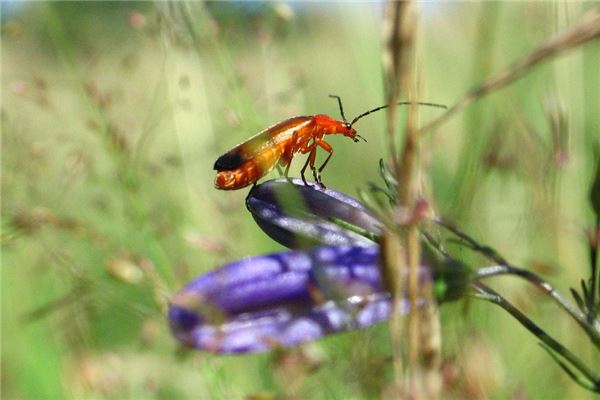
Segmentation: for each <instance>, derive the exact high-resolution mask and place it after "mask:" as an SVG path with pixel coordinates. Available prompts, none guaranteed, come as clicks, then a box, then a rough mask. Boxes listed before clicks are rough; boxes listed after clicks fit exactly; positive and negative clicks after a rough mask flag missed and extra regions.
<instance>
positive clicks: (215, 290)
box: [169, 246, 429, 353]
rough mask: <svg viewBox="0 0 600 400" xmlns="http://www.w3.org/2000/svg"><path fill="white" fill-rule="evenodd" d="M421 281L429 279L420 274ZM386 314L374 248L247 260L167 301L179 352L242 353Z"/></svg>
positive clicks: (364, 323)
mask: <svg viewBox="0 0 600 400" xmlns="http://www.w3.org/2000/svg"><path fill="white" fill-rule="evenodd" d="M422 274H423V279H429V277H428V270H427V269H422ZM404 308H406V309H407V307H406V305H403V309H404ZM390 312H391V302H390V296H389V294H388V293H386V292H385V291H384V290H383V287H382V282H381V278H380V274H379V249H378V247H370V248H364V247H333V246H323V247H318V248H315V249H312V250H310V251H289V252H284V253H278V254H271V255H264V256H255V257H250V258H247V259H244V260H240V261H236V262H233V263H230V264H227V265H225V266H223V267H221V268H219V269H217V270H214V271H211V272H209V273H207V274H205V275H203V276H201V277H200V278H198V279H196V280H195V281H193V282H192V283H190V284H189V285H188V286H187V287H185V288H184V289H183V290H182V291H180V292H179V293H178V294H177V295H176V296H175V297H174V298H173V300H172V303H171V308H170V310H169V321H170V325H171V329H172V330H173V333H174V335H175V336H176V337H177V338H178V339H179V340H180V341H181V342H182V343H184V344H185V345H187V346H191V347H196V348H199V349H202V350H206V351H211V352H216V353H245V352H255V351H263V350H269V349H272V348H277V347H290V346H296V345H298V344H300V343H304V342H307V341H310V340H315V339H318V338H320V337H322V336H325V335H328V334H331V333H335V332H342V331H347V330H351V329H356V328H363V327H367V326H370V325H373V324H375V323H377V322H380V321H383V320H386V319H387V318H388V317H389V315H390Z"/></svg>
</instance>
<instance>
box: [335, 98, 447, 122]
mask: <svg viewBox="0 0 600 400" xmlns="http://www.w3.org/2000/svg"><path fill="white" fill-rule="evenodd" d="M330 96H331V95H330ZM331 97H337V96H331ZM338 100H340V98H339V97H338ZM409 104H415V105H417V106H428V107H436V108H443V109H445V110H446V109H448V107H447V106H445V105H443V104H438V103H423V102H420V101H417V102H410V101H403V102H400V103H396V105H397V106H406V105H409ZM390 105H391V104H386V105H385V106H381V107H377V108H374V109H372V110H369V111H367V112H364V113H362V114H360V115H359V116H358V117H356V118H354V119H353V120H352V122H351V123H350V126H352V125H354V123H355V122H356V121H358V120H359V119H361V118H362V117H366V116H367V115H369V114H371V113H374V112H376V111H379V110H383V109H384V108H388V107H389V106H390ZM341 107H342V101H341V100H340V108H341ZM343 116H344V114H343V113H342V117H343ZM345 120H346V118H344V121H345Z"/></svg>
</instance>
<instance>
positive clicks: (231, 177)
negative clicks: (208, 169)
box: [215, 145, 284, 190]
mask: <svg viewBox="0 0 600 400" xmlns="http://www.w3.org/2000/svg"><path fill="white" fill-rule="evenodd" d="M283 150H284V146H282V145H278V146H273V147H271V148H269V149H266V150H263V151H262V152H261V153H260V154H258V155H256V156H255V157H254V158H251V159H250V160H248V161H245V162H242V163H241V164H240V165H239V166H238V167H236V168H235V169H226V170H221V171H219V172H217V177H216V178H215V187H216V188H217V189H222V190H235V189H241V188H243V187H246V186H248V185H250V184H252V183H254V182H256V181H257V180H259V179H260V178H262V177H263V176H265V175H266V174H268V173H269V171H271V170H272V169H273V167H274V166H275V164H277V161H279V159H280V158H281V155H282V154H283ZM228 155H229V153H228V154H224V155H223V156H221V157H220V158H219V159H218V160H217V162H216V163H215V169H218V168H217V164H218V163H219V161H221V159H223V158H225V161H223V162H224V163H226V162H227V158H226V156H228ZM221 165H222V164H221Z"/></svg>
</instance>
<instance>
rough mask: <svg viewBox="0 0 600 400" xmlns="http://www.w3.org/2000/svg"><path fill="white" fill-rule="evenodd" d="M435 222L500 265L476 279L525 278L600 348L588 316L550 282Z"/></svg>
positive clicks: (598, 336) (437, 220) (599, 336)
mask: <svg viewBox="0 0 600 400" xmlns="http://www.w3.org/2000/svg"><path fill="white" fill-rule="evenodd" d="M434 222H435V223H437V224H438V225H440V226H442V227H444V228H446V229H447V230H449V231H450V232H452V233H453V234H455V235H456V236H458V237H459V238H461V239H462V240H464V241H465V242H466V243H467V245H468V246H469V247H470V248H471V249H473V250H474V251H477V252H479V253H481V254H483V255H484V256H485V257H487V258H488V259H490V260H492V261H494V262H496V263H497V264H498V265H495V266H492V267H484V268H480V269H478V270H477V271H476V272H475V276H474V277H475V278H476V279H484V278H489V277H491V276H497V275H515V276H519V277H521V278H524V279H525V280H527V281H528V282H529V283H531V284H533V285H534V286H536V287H537V288H538V289H540V290H541V291H542V292H544V293H546V294H547V295H548V296H550V298H551V299H553V300H554V301H555V302H556V303H557V304H558V305H559V306H560V307H561V308H562V309H564V310H565V311H566V312H567V313H568V314H569V315H571V316H572V317H573V319H575V321H577V323H578V324H579V326H581V327H582V328H583V330H584V331H585V332H586V333H587V335H588V336H589V338H590V339H591V340H592V342H593V343H594V344H595V345H596V346H600V332H598V331H596V330H595V329H594V327H593V326H591V325H590V324H589V323H588V321H587V318H586V316H585V315H584V314H583V313H582V312H581V311H580V310H579V309H577V308H576V307H574V306H573V305H572V304H571V303H570V302H569V301H568V300H567V299H565V298H564V297H563V296H562V295H561V294H560V293H559V292H558V291H557V290H556V289H554V287H552V285H550V284H549V283H548V282H546V281H545V280H543V279H542V278H540V277H539V276H537V275H536V274H535V273H533V272H531V271H528V270H526V269H523V268H518V267H516V266H514V265H511V264H510V263H509V262H508V261H507V260H505V259H504V258H503V257H502V256H501V255H500V254H498V253H497V252H496V251H495V250H494V249H492V248H491V247H488V246H482V245H480V244H479V243H477V242H476V241H475V240H474V239H473V238H471V237H470V236H469V235H467V234H466V233H463V232H461V231H459V230H458V229H457V228H455V227H454V226H452V225H450V224H448V223H446V222H444V221H442V220H441V219H440V218H434Z"/></svg>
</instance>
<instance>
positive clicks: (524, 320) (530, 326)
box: [474, 282, 600, 392]
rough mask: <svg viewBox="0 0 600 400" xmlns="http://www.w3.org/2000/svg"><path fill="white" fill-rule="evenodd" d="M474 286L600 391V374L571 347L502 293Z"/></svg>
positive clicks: (480, 285)
mask: <svg viewBox="0 0 600 400" xmlns="http://www.w3.org/2000/svg"><path fill="white" fill-rule="evenodd" d="M474 288H475V290H476V291H477V294H476V297H477V298H479V299H482V300H485V301H489V302H490V303H494V304H496V305H499V306H500V307H502V308H503V309H504V310H506V311H507V312H508V313H509V314H510V315H512V316H513V317H515V318H516V319H517V320H518V321H519V322H520V323H521V324H522V325H523V326H524V327H525V328H526V329H527V330H528V331H529V332H531V333H533V334H534V335H535V336H536V337H537V338H538V339H540V340H541V341H542V342H543V343H544V344H546V345H547V346H548V347H549V348H551V349H552V350H554V351H555V352H556V353H558V354H560V355H561V356H562V357H563V358H564V359H565V360H567V361H569V362H570V363H571V365H573V366H574V367H575V368H576V369H577V370H578V371H579V372H581V373H582V374H583V375H584V376H585V377H586V378H587V379H588V380H589V381H590V382H592V384H593V387H594V389H593V390H594V391H596V392H600V376H598V375H596V373H594V372H593V371H592V370H591V369H589V368H588V366H587V365H585V364H584V363H583V361H581V360H580V359H579V358H578V357H577V356H576V355H574V354H573V353H571V351H570V350H569V349H567V348H566V347H565V346H563V345H562V344H560V343H559V342H558V341H556V340H555V339H554V338H553V337H551V336H550V335H548V334H547V333H546V332H545V331H544V330H543V329H542V328H540V327H539V326H537V325H536V324H535V323H534V322H533V321H531V320H530V319H529V318H528V317H527V316H526V315H525V314H523V313H522V312H521V311H519V310H518V309H517V308H516V307H515V306H513V305H512V304H511V303H510V302H508V301H507V300H506V299H505V298H504V297H502V296H501V295H500V294H498V293H496V292H495V291H494V290H493V289H491V288H489V287H487V286H485V285H483V284H482V283H479V282H476V283H474Z"/></svg>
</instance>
